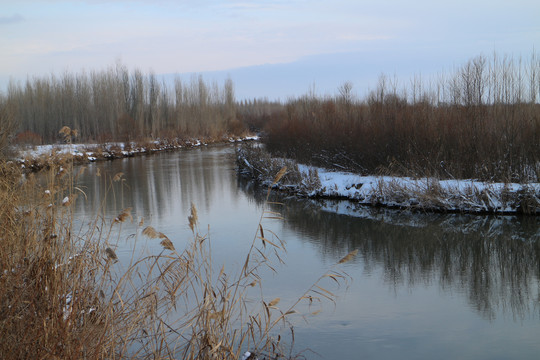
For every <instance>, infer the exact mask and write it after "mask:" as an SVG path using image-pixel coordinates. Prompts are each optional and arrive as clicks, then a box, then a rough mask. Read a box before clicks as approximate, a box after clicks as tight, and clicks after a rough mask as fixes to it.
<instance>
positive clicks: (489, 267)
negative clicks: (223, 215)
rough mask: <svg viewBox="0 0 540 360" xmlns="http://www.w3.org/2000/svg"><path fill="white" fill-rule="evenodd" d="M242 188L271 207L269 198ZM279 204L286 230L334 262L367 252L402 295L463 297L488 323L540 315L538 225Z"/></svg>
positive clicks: (371, 264)
mask: <svg viewBox="0 0 540 360" xmlns="http://www.w3.org/2000/svg"><path fill="white" fill-rule="evenodd" d="M239 184H240V186H242V187H243V188H244V190H245V191H247V192H249V193H251V194H252V195H253V196H254V197H255V198H257V199H258V201H263V196H264V192H263V191H261V190H260V189H256V188H255V187H254V186H253V184H249V183H245V182H240V183H239ZM276 196H277V197H278V200H279V201H281V202H283V203H285V206H284V207H279V208H276V211H280V210H281V211H284V215H285V217H286V219H287V221H286V222H285V226H286V227H288V228H290V229H291V230H292V231H294V232H296V233H300V234H302V235H303V236H299V238H300V239H304V240H305V241H308V242H311V243H312V244H314V245H315V246H316V247H317V248H318V249H319V252H320V253H321V254H323V255H324V256H326V257H329V258H331V259H332V261H337V260H338V259H339V258H340V257H341V256H343V254H345V253H347V252H349V251H351V250H353V249H359V253H360V255H361V257H360V260H358V261H359V263H361V265H362V266H363V271H364V272H365V273H368V274H369V273H372V272H373V271H374V269H376V268H378V267H382V269H383V270H384V282H385V283H387V284H389V285H391V286H394V287H396V286H403V285H407V286H410V287H413V286H418V285H433V284H438V286H439V287H440V288H441V289H442V290H444V291H457V292H459V293H462V294H464V295H465V296H466V297H467V300H468V302H469V304H470V306H471V307H473V308H474V309H475V310H476V311H477V312H478V313H479V314H480V315H481V316H482V317H483V318H485V319H490V320H491V319H494V318H495V317H496V315H497V313H498V311H499V310H502V311H503V312H505V311H510V312H511V313H512V315H513V316H514V318H515V319H523V318H525V317H528V316H530V315H533V314H535V315H536V316H538V315H539V314H540V306H539V305H540V290H539V281H540V280H539V279H540V226H539V225H540V223H539V220H538V218H537V217H522V216H474V215H463V214H422V213H411V212H400V211H394V210H385V209H374V208H365V207H360V206H357V205H355V204H354V203H350V202H343V201H340V202H337V201H312V200H300V201H299V200H298V199H294V198H291V197H288V198H287V197H279V195H276Z"/></svg>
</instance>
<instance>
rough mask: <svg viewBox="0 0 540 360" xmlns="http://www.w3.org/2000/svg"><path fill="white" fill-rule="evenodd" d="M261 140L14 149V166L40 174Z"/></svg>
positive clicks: (176, 140)
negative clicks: (66, 165)
mask: <svg viewBox="0 0 540 360" xmlns="http://www.w3.org/2000/svg"><path fill="white" fill-rule="evenodd" d="M258 139H259V137H258V136H245V137H230V138H227V139H223V140H222V141H212V142H207V141H204V140H199V139H192V140H179V139H175V140H167V139H164V140H153V141H147V142H108V143H104V144H88V143H81V144H49V145H36V146H32V147H22V146H20V147H15V148H14V149H13V152H14V153H15V154H16V155H15V156H14V157H13V160H12V161H14V162H16V163H18V164H20V166H21V167H22V168H24V169H27V170H29V171H39V170H40V169H43V168H47V167H50V166H52V165H53V164H58V163H60V162H62V161H64V160H66V159H68V160H73V161H74V162H75V163H77V164H84V163H89V162H94V161H99V160H112V159H120V158H125V157H132V156H136V155H145V154H152V153H155V152H159V151H171V150H177V149H189V148H195V147H199V146H206V145H211V144H222V143H235V142H244V141H254V140H258Z"/></svg>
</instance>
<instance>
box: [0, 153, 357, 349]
mask: <svg viewBox="0 0 540 360" xmlns="http://www.w3.org/2000/svg"><path fill="white" fill-rule="evenodd" d="M66 171H67V174H66V175H65V176H63V177H59V176H58V172H59V168H58V167H55V166H53V167H51V168H50V170H49V172H48V173H47V176H46V178H47V183H46V185H45V186H42V185H40V184H39V182H38V181H37V180H36V179H35V177H34V176H32V175H30V176H28V177H26V179H24V180H22V179H23V178H22V176H23V175H22V174H21V172H20V170H19V169H17V168H16V167H15V166H13V164H5V163H3V164H0V173H1V175H2V176H1V177H0V228H1V229H2V232H1V233H0V245H1V246H0V249H1V250H0V270H1V272H0V288H1V289H2V291H1V292H0V338H1V339H2V341H1V342H0V357H1V358H3V359H20V358H42V359H54V358H70V359H77V358H84V359H102V358H111V359H123V358H141V359H142V358H154V359H170V358H182V359H235V360H236V359H239V358H240V357H241V354H243V353H244V352H245V351H246V350H250V351H251V352H252V353H255V354H262V355H263V356H267V357H269V358H294V355H293V353H292V352H291V351H289V353H288V354H287V355H284V354H286V353H287V351H286V350H287V349H286V348H284V346H285V345H284V344H283V341H282V334H281V333H282V332H283V331H292V335H294V330H292V328H291V327H290V319H291V317H292V316H296V314H298V313H299V311H298V310H297V309H296V307H298V306H299V304H301V303H306V304H307V305H311V304H312V303H313V302H320V301H322V300H328V301H335V294H334V292H332V291H330V290H328V288H327V287H326V286H323V284H322V281H324V279H330V280H332V281H335V282H337V283H341V282H342V281H344V280H345V281H346V280H347V278H346V275H345V274H344V273H341V272H339V271H336V270H334V269H332V270H330V271H329V272H327V273H326V274H324V275H323V276H321V277H320V278H319V279H318V280H317V282H316V283H314V284H313V285H312V286H309V287H308V288H307V290H306V291H305V292H304V293H303V294H302V295H300V296H299V297H298V299H296V300H294V301H292V305H290V306H287V307H286V309H285V310H281V309H279V307H278V305H279V304H281V303H282V302H283V301H282V300H281V299H280V298H279V297H274V298H273V299H272V300H270V301H267V300H265V299H264V298H263V297H262V295H261V294H262V291H260V289H261V288H262V286H263V283H264V279H263V278H262V277H261V275H260V274H261V270H262V269H263V268H269V269H272V270H275V268H274V266H273V265H272V262H273V258H277V259H278V260H279V261H282V260H281V258H280V255H279V252H278V251H284V248H285V245H284V243H283V242H282V241H281V239H279V237H277V235H276V234H275V233H273V232H272V231H271V230H270V229H265V228H264V225H263V221H268V220H272V219H280V218H281V216H280V215H279V214H278V213H276V212H273V211H269V210H265V211H264V212H263V213H262V214H261V218H260V222H259V224H258V225H257V231H256V234H255V236H254V238H253V241H252V244H251V247H250V248H249V249H247V253H246V257H245V261H244V263H243V267H242V269H241V270H238V269H237V270H234V269H227V268H226V267H225V266H222V267H221V268H220V270H219V271H217V270H216V269H215V268H214V266H215V264H214V263H213V262H212V257H211V241H210V238H209V237H208V236H207V235H201V234H199V231H198V214H197V209H196V207H195V205H192V207H191V215H190V216H189V219H188V224H189V225H190V227H191V229H192V231H193V239H192V241H191V242H190V243H189V244H188V245H187V246H186V248H185V249H184V250H182V251H178V250H176V247H175V245H174V244H175V239H173V238H169V237H168V236H167V235H165V234H163V233H161V232H159V231H157V230H156V229H154V228H153V227H151V226H147V227H145V228H144V229H143V228H142V227H143V224H144V222H143V221H142V220H141V221H140V222H139V224H138V227H139V230H140V231H137V233H140V234H142V235H144V236H146V237H148V238H150V241H151V239H159V240H161V243H160V244H161V246H162V247H163V250H167V251H162V252H160V253H159V254H155V255H145V256H142V257H137V258H132V259H128V260H127V261H126V259H125V258H122V257H121V256H119V255H118V254H117V253H116V251H115V250H114V249H115V247H116V246H115V245H114V244H115V241H114V236H113V234H114V232H115V231H116V230H118V231H119V229H120V227H121V226H122V224H123V223H124V222H127V221H130V222H133V217H132V214H131V209H130V208H126V209H124V210H123V211H121V212H120V213H119V214H118V216H117V217H115V218H114V219H113V220H111V221H107V220H106V219H103V218H101V217H99V216H96V218H95V219H94V220H93V221H92V222H91V223H90V226H89V227H88V228H84V230H83V228H81V229H79V230H77V229H75V228H74V221H73V220H74V219H73V207H74V204H75V202H76V201H79V200H80V199H77V198H76V196H74V195H75V193H76V192H78V190H77V187H76V186H75V185H76V176H74V175H72V173H73V169H72V167H68V168H67V170H66ZM285 174H286V169H285V168H284V169H282V171H279V173H278V176H276V178H275V182H277V181H280V180H282V179H283V177H284V175H285ZM64 198H68V199H70V201H67V202H63V201H62V200H63V199H64ZM133 226H137V225H136V224H135V225H133ZM107 228H108V229H109V230H106V229H107ZM259 240H261V241H262V242H261V243H259ZM258 244H262V245H260V246H259V245H258ZM267 245H270V246H267ZM354 254H355V252H351V253H350V254H349V255H347V256H346V257H345V258H344V259H347V260H351V258H352V257H353V255H354ZM341 262H345V261H341ZM235 273H236V274H237V275H234V274H235ZM251 289H253V290H254V291H251ZM253 304H255V305H253ZM315 313H317V311H309V312H308V314H306V315H310V314H315Z"/></svg>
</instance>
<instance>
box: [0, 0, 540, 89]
mask: <svg viewBox="0 0 540 360" xmlns="http://www.w3.org/2000/svg"><path fill="white" fill-rule="evenodd" d="M539 19H540V1H537V0H531V1H524V0H513V1H508V0H505V1H498V0H489V1H474V0H469V1H462V0H452V1H433V0H429V1H424V0H422V1H398V0H391V1H383V0H369V1H362V0H357V1H353V0H325V1H322V0H314V1H307V0H289V1H284V0H283V1H280V0H278V1H243V2H242V1H233V0H231V1H217V0H198V1H186V0H176V1H173V0H139V1H127V0H86V1H61V0H44V1H32V0H13V1H6V0H0V85H1V86H0V88H5V86H6V84H7V81H8V79H9V78H10V77H11V78H13V79H15V80H20V79H22V80H24V79H26V77H27V75H30V76H32V75H38V76H41V75H44V74H50V73H55V74H60V73H62V72H63V71H65V70H68V71H80V70H81V69H86V70H87V71H88V70H100V69H104V68H106V67H107V66H111V65H114V63H115V61H117V60H118V59H120V60H121V61H122V63H124V64H125V65H127V66H128V67H129V68H130V69H133V68H139V69H141V70H143V71H144V72H147V71H150V70H152V71H154V72H155V73H157V74H165V73H180V74H187V73H194V72H195V73H202V74H203V75H204V76H205V77H209V78H211V77H214V78H216V79H218V80H219V79H221V78H223V77H224V76H226V75H230V76H231V78H232V79H233V81H235V83H236V88H237V93H238V94H240V95H241V96H251V95H252V96H257V97H258V96H265V95H268V96H270V97H281V98H284V97H286V96H289V95H297V94H298V92H302V91H303V92H306V91H307V90H308V88H310V87H312V86H313V84H315V86H316V87H319V88H320V90H321V91H322V92H328V91H331V90H330V89H331V88H333V87H337V86H338V85H339V84H340V83H343V82H344V81H346V80H348V81H351V82H353V84H354V85H355V88H356V89H362V88H366V87H368V86H372V85H373V83H372V82H373V79H375V78H376V77H377V76H378V74H380V73H381V72H386V73H389V74H391V75H392V74H397V75H398V76H400V77H406V76H408V75H410V74H411V73H414V72H423V73H428V74H429V73H430V72H434V71H437V70H443V69H448V67H451V66H452V65H460V64H461V63H463V61H466V60H467V59H469V58H472V57H474V56H476V55H479V54H487V55H489V54H491V53H492V52H493V51H497V52H498V53H500V54H511V55H514V56H519V55H524V56H527V55H529V54H531V53H532V50H533V48H535V49H536V51H538V49H539V48H540V20H539ZM246 74H249V75H246ZM235 76H236V77H237V79H235ZM404 80H406V79H404ZM263 81H266V83H263ZM280 84H281V85H280Z"/></svg>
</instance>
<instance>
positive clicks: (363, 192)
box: [299, 165, 540, 212]
mask: <svg viewBox="0 0 540 360" xmlns="http://www.w3.org/2000/svg"><path fill="white" fill-rule="evenodd" d="M309 169H310V167H308V166H305V165H299V170H300V171H301V172H302V173H304V174H307V173H308V172H309ZM311 169H314V168H311ZM315 169H316V170H317V172H318V174H319V180H320V182H321V187H320V188H319V189H315V190H313V191H312V192H311V193H309V194H308V196H323V197H335V198H347V199H351V200H357V201H358V202H359V203H363V204H374V203H378V204H381V205H387V206H405V207H410V206H414V205H420V206H421V205H426V204H425V202H426V201H427V200H426V199H428V198H429V197H430V196H432V195H431V194H432V193H434V195H433V196H432V197H433V198H434V199H433V201H436V202H437V203H438V204H437V206H438V207H440V208H444V209H445V210H469V211H493V210H495V211H496V212H515V211H516V209H515V208H514V207H511V206H510V204H509V203H506V202H505V201H504V196H503V194H504V193H514V194H515V193H516V192H519V191H528V192H534V193H536V194H538V193H539V192H540V183H529V184H517V183H490V182H482V181H475V180H437V179H433V178H419V179H411V178H408V177H391V176H360V175H356V174H352V173H346V172H339V171H328V170H325V169H321V168H315ZM400 194H401V195H402V196H401V197H400Z"/></svg>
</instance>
